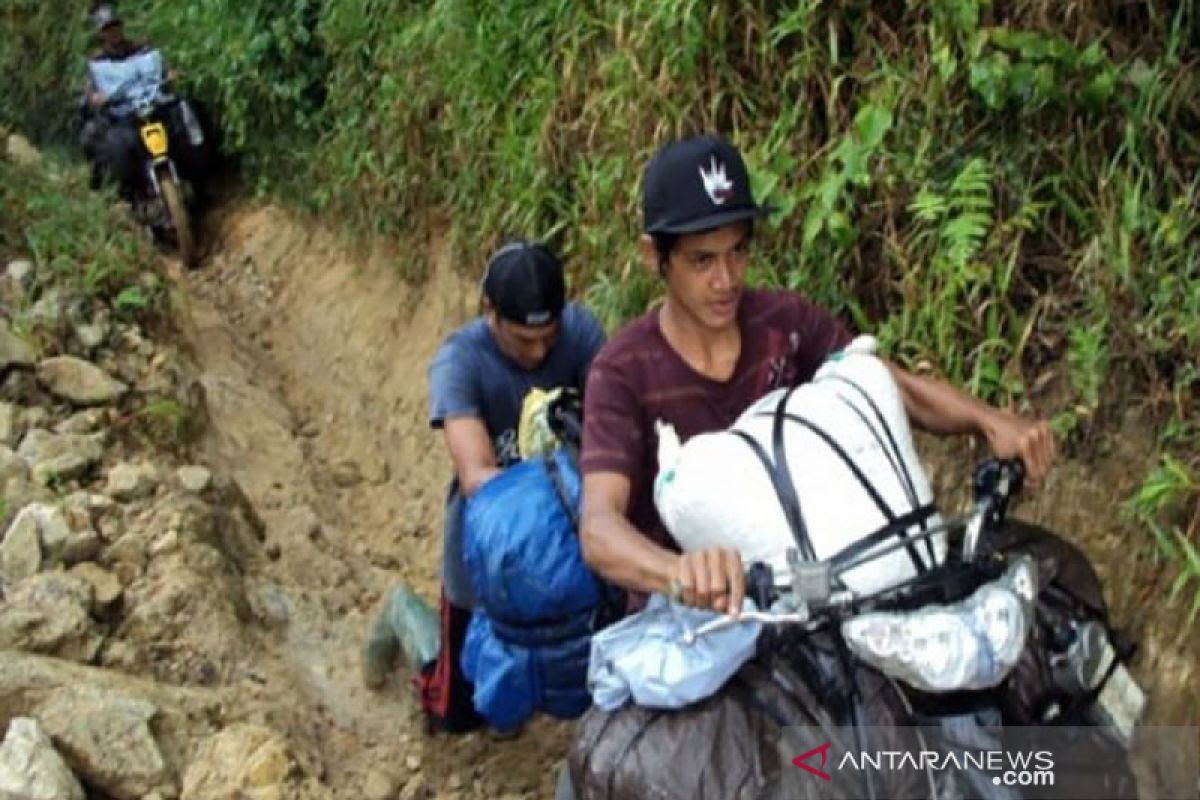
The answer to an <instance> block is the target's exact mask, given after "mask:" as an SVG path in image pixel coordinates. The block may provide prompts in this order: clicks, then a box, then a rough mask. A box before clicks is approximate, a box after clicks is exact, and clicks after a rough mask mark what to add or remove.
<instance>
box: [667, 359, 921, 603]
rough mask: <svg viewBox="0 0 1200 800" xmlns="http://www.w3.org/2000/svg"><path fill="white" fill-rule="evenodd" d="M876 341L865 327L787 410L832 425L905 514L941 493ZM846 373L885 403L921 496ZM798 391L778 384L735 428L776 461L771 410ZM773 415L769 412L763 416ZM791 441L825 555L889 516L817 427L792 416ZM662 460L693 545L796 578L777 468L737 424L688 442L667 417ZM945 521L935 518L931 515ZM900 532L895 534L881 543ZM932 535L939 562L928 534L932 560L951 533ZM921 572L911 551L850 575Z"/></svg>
mask: <svg viewBox="0 0 1200 800" xmlns="http://www.w3.org/2000/svg"><path fill="white" fill-rule="evenodd" d="M875 346H876V343H875V339H874V338H873V337H870V336H860V337H858V338H857V339H855V340H854V341H853V342H852V343H851V344H850V345H849V346H848V347H847V348H846V349H845V350H844V351H842V352H841V353H837V354H834V355H833V356H831V357H830V358H829V359H828V360H827V361H826V362H825V364H823V365H822V366H821V368H820V369H819V370H818V371H817V374H816V376H814V379H813V381H812V382H810V383H807V384H804V385H802V386H800V387H799V388H797V389H796V390H795V391H794V392H793V393H792V395H791V398H790V399H789V400H788V404H787V411H788V413H790V414H794V415H796V416H799V417H803V418H804V419H807V420H809V421H810V422H811V423H813V424H814V425H816V426H817V427H818V428H820V429H822V430H824V431H825V432H827V433H828V434H829V435H830V436H831V437H832V438H833V440H834V441H836V442H837V443H838V444H839V445H840V446H841V447H842V449H843V450H845V451H846V453H847V454H848V455H849V456H850V457H851V459H852V460H853V461H854V463H855V464H856V465H857V466H858V468H859V470H861V471H862V473H863V474H864V475H865V476H866V477H867V479H868V481H869V482H870V484H871V485H872V486H873V487H874V488H875V491H876V492H877V493H878V494H879V495H880V496H881V497H882V498H883V500H884V502H885V503H886V505H887V506H888V507H889V508H890V509H891V511H892V513H893V514H895V515H896V516H901V515H903V514H905V513H907V512H910V511H913V510H914V509H915V508H918V507H921V506H924V505H926V504H928V503H930V502H931V501H932V497H933V494H932V491H931V490H930V487H929V481H928V479H927V477H926V476H925V473H924V470H922V468H921V465H920V462H919V461H918V460H917V455H916V452H915V451H914V449H913V445H912V434H911V431H910V430H909V425H908V417H907V415H906V414H905V411H904V406H903V402H902V400H901V398H900V394H899V390H898V388H897V386H896V383H895V381H894V380H893V379H892V376H891V373H890V372H889V371H888V368H887V366H886V365H885V364H884V363H883V361H881V360H880V359H879V358H877V357H876V356H875V354H874V353H875ZM835 376H840V377H843V378H846V379H848V380H850V381H853V382H854V384H856V385H857V386H859V387H861V389H862V390H863V391H864V392H865V393H866V394H867V395H868V396H869V397H870V399H871V400H872V401H873V402H874V404H875V406H876V407H877V408H878V409H879V412H880V413H881V414H882V417H883V419H884V421H885V422H886V425H887V428H888V429H890V431H891V438H892V439H893V440H894V441H895V445H896V447H897V448H898V450H899V454H898V455H899V460H898V462H899V463H902V464H903V466H904V468H905V469H906V470H907V473H908V476H909V478H910V479H911V481H912V485H913V489H914V491H915V494H916V501H917V502H916V503H913V502H911V501H910V499H909V495H908V493H907V485H906V483H905V481H903V480H902V479H901V478H900V477H899V476H898V475H897V470H896V469H895V468H894V467H893V466H892V463H891V461H889V457H888V455H889V453H890V454H892V459H893V460H896V455H895V453H894V451H893V450H892V444H891V442H890V441H889V439H888V436H887V432H886V431H885V430H884V426H883V425H881V424H880V421H879V419H878V418H877V416H876V413H875V411H874V410H872V408H871V407H870V405H869V404H868V403H867V402H866V400H864V398H863V397H862V396H861V395H860V394H859V393H858V392H857V391H856V390H855V389H854V388H853V387H851V386H848V385H846V384H845V383H843V382H842V381H840V380H836V379H835ZM786 391H787V390H786V389H778V390H776V391H773V392H771V393H770V394H768V395H766V396H765V397H763V398H762V399H761V400H759V401H758V402H757V403H755V404H754V405H752V406H751V407H750V408H748V409H747V410H746V411H745V412H744V413H743V414H742V416H741V417H740V418H739V419H738V420H737V422H735V423H734V425H733V429H736V430H741V431H744V432H746V433H747V434H749V435H750V436H751V437H753V438H754V439H755V440H757V441H758V442H759V444H761V445H762V448H763V449H764V450H765V451H766V453H767V454H768V456H769V457H770V458H771V459H772V460H774V454H773V448H772V425H773V418H772V416H770V412H774V410H775V408H776V407H777V406H778V404H779V403H780V401H781V400H782V399H783V397H784V395H785V394H786ZM846 401H849V403H851V404H853V406H854V408H857V409H858V411H859V412H860V413H861V415H862V417H860V416H859V415H858V414H856V413H855V411H854V409H852V408H851V407H850V406H848V405H847V404H846ZM762 412H768V413H767V415H765V416H758V414H760V413H762ZM864 418H865V420H866V421H864ZM784 439H785V442H786V452H787V460H788V465H789V467H790V470H791V476H792V479H793V485H794V486H795V489H796V495H797V497H798V498H799V500H800V510H801V513H802V514H803V517H804V521H805V523H806V524H807V526H808V534H809V538H810V539H811V540H812V543H813V548H814V550H815V551H816V556H817V558H818V559H820V560H824V559H827V558H829V557H830V556H833V555H834V554H835V553H837V552H838V551H840V550H842V549H843V548H844V547H846V546H847V545H849V544H851V543H852V542H855V541H858V540H859V539H861V538H863V537H865V536H867V535H868V534H871V533H873V532H874V531H876V530H878V529H879V528H881V527H883V526H884V525H885V524H886V522H887V518H886V517H885V516H884V515H883V513H882V511H880V510H879V508H878V507H877V506H876V505H875V503H874V502H872V500H871V498H870V496H869V495H868V493H867V491H866V490H865V489H864V488H863V486H862V485H861V483H860V482H859V481H858V479H857V478H855V476H854V475H853V473H852V472H851V470H850V468H849V467H847V466H846V464H845V462H844V461H843V460H842V459H841V458H840V457H839V456H838V455H837V454H836V453H835V452H834V450H833V449H832V448H830V447H829V446H828V445H827V444H826V443H825V442H824V441H823V440H822V439H821V438H820V437H819V436H818V435H817V434H815V433H813V432H812V431H810V430H809V429H807V428H806V427H804V426H802V425H800V424H798V423H796V422H792V421H785V423H784ZM658 463H659V473H658V477H657V479H656V481H655V485H654V502H655V505H656V506H657V508H658V513H659V515H660V516H661V517H662V520H663V523H664V524H665V525H666V527H667V530H668V531H670V533H671V535H672V536H673V537H674V538H675V540H676V542H678V543H679V546H680V547H681V548H682V549H683V550H684V551H685V552H689V551H696V550H702V549H705V548H709V547H729V548H734V549H737V550H738V551H739V552H740V553H741V556H742V561H743V563H745V564H746V565H747V566H749V564H750V563H751V562H754V561H762V562H764V563H766V564H768V565H770V566H771V568H772V569H773V570H774V574H775V579H776V583H778V584H781V585H782V584H785V583H786V582H787V581H788V580H789V576H790V571H789V569H788V562H787V551H788V549H789V548H793V547H795V546H796V541H795V538H794V537H793V535H792V532H791V529H790V528H789V527H788V524H787V519H786V517H785V515H784V512H783V507H782V505H781V504H780V501H779V498H778V497H777V495H776V493H775V489H774V487H773V485H772V483H771V480H770V477H769V475H768V473H767V471H766V469H765V468H764V466H763V464H762V462H761V461H760V460H759V458H758V456H757V455H755V453H754V451H753V450H752V449H751V447H750V446H749V444H748V443H747V442H745V441H743V440H742V439H740V438H739V437H738V436H736V435H734V434H733V433H730V432H729V431H720V432H715V433H707V434H701V435H699V436H694V437H692V438H691V439H690V440H688V442H687V443H686V444H683V445H682V446H681V445H680V442H679V438H678V436H677V435H676V434H675V431H674V429H673V428H672V427H671V426H669V425H660V427H659V446H658ZM939 522H940V520H939V519H938V517H937V516H936V515H935V516H933V517H931V518H930V520H929V521H928V523H926V524H927V525H930V526H932V525H937V524H939ZM910 530H911V531H913V532H915V531H919V530H920V529H919V528H917V527H914V528H912V529H910ZM894 541H895V539H894V538H893V539H888V540H885V542H883V543H881V545H879V546H883V545H886V544H889V543H892V542H894ZM932 544H933V551H934V554H935V558H934V559H930V558H929V551H928V549H927V548H926V546H925V544H924V543H921V544H919V545H917V546H916V547H917V552H918V554H919V555H920V556H921V557H922V558H923V560H924V562H925V563H926V564H927V565H930V566H931V565H932V563H931V562H932V561H936V562H938V563H940V562H941V560H942V558H943V557H944V553H945V537H944V535H943V534H937V535H936V536H934V537H933V540H932ZM877 547H878V546H877ZM915 571H916V568H915V567H914V566H913V563H912V560H911V558H910V557H909V555H908V553H907V551H906V550H905V549H903V548H901V549H899V550H896V551H895V552H893V553H892V554H890V555H888V556H884V557H882V558H879V559H875V560H874V561H872V562H870V563H867V564H864V565H862V566H860V567H857V568H855V569H853V570H851V571H849V572H847V573H846V574H845V575H843V576H842V579H843V580H844V581H845V583H846V585H847V586H848V587H849V588H850V589H852V590H854V591H855V592H860V593H868V592H872V591H878V590H880V589H884V588H887V587H889V586H892V585H895V584H896V583H898V582H900V581H902V580H904V579H906V578H909V577H911V576H913V575H914V574H915Z"/></svg>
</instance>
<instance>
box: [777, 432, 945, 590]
mask: <svg viewBox="0 0 1200 800" xmlns="http://www.w3.org/2000/svg"><path fill="white" fill-rule="evenodd" d="M768 413H769V412H759V413H758V414H755V416H757V417H765V416H768ZM774 413H775V414H776V415H777V419H776V423H775V424H776V425H780V424H781V420H779V419H778V417H780V416H781V417H782V418H783V419H787V420H789V421H790V422H795V423H797V424H799V425H803V426H804V427H805V428H807V429H808V430H810V431H812V432H813V433H815V434H816V435H817V436H818V437H819V438H820V439H821V440H822V441H823V442H825V444H826V445H828V447H829V449H830V450H832V451H833V452H834V453H836V454H837V456H838V457H839V458H840V459H842V462H843V463H844V464H845V465H846V467H847V468H848V469H849V470H850V472H851V474H852V475H854V477H855V479H857V480H858V482H859V484H860V485H861V486H862V488H863V490H864V491H865V492H866V493H867V495H868V496H869V497H870V498H871V501H872V502H873V503H875V507H876V508H878V509H879V512H880V513H881V514H883V516H884V518H886V519H887V521H888V523H889V524H890V523H892V522H895V521H896V520H897V519H899V517H898V516H897V515H896V514H895V512H893V511H892V509H891V508H890V507H889V506H888V504H887V503H885V502H884V501H883V498H882V497H880V496H879V492H877V491H875V487H874V486H872V485H871V482H870V481H869V480H867V476H866V475H864V474H863V472H862V470H861V469H859V468H858V465H857V464H855V463H854V460H853V459H851V458H850V455H849V454H848V453H847V452H846V451H845V450H844V449H843V448H842V446H841V445H840V444H838V443H837V442H836V441H835V440H834V438H833V437H832V436H830V435H829V434H828V433H827V432H825V431H824V430H822V429H821V428H820V427H819V426H817V425H815V424H813V423H812V422H810V421H809V420H807V419H805V418H804V417H801V416H798V415H796V414H789V413H788V412H786V411H778V409H777V410H776V412H774ZM897 533H898V535H899V536H900V537H901V538H902V539H907V538H908V531H907V529H905V530H901V531H898V532H897ZM905 550H906V551H907V552H908V557H909V559H911V560H912V563H913V568H914V569H916V570H917V572H925V571H926V569H928V568H927V567H926V566H925V562H924V561H922V560H921V557H920V555H918V554H917V549H916V548H915V547H913V546H912V545H911V544H909V545H907V546H906V547H905Z"/></svg>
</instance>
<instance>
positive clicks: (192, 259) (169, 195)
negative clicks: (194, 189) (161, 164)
mask: <svg viewBox="0 0 1200 800" xmlns="http://www.w3.org/2000/svg"><path fill="white" fill-rule="evenodd" d="M158 182H159V188H160V189H161V191H162V199H163V203H164V204H165V205H166V207H167V214H168V215H169V216H170V217H171V225H172V226H173V227H174V228H175V243H176V246H177V247H178V248H179V258H180V260H181V261H183V265H184V266H185V267H187V268H188V269H193V268H194V267H195V266H196V264H197V262H198V261H199V255H200V254H199V251H198V250H197V248H196V238H195V234H194V233H193V231H192V218H191V215H190V214H189V213H188V209H187V205H186V204H185V203H184V202H183V192H182V191H181V190H180V188H179V184H178V183H176V182H175V179H174V178H172V177H171V176H170V175H160V176H159V179H158Z"/></svg>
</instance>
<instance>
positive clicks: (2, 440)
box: [0, 402, 20, 447]
mask: <svg viewBox="0 0 1200 800" xmlns="http://www.w3.org/2000/svg"><path fill="white" fill-rule="evenodd" d="M19 435H20V431H19V430H18V428H17V407H16V406H15V405H13V404H12V403H4V402H0V444H2V445H4V446H5V447H12V446H13V445H15V444H16V443H17V437H18V436H19Z"/></svg>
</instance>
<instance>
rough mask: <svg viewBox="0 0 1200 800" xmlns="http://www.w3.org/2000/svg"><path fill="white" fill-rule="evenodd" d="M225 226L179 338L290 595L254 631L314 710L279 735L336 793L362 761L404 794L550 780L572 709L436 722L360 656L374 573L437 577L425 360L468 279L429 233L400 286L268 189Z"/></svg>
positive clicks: (279, 583)
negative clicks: (420, 274)
mask: <svg viewBox="0 0 1200 800" xmlns="http://www.w3.org/2000/svg"><path fill="white" fill-rule="evenodd" d="M219 229H220V234H219V239H218V241H217V243H216V246H215V247H214V254H213V256H212V257H211V258H210V259H209V262H208V263H207V264H206V265H205V266H204V267H202V268H201V269H200V270H198V271H194V272H191V273H189V274H188V275H187V276H186V277H185V278H184V280H185V281H186V291H187V293H188V295H189V298H188V301H187V306H188V313H187V318H188V324H187V329H188V331H187V338H188V340H189V341H190V342H191V344H192V347H193V349H194V354H195V358H196V360H197V362H198V365H199V368H200V370H201V372H202V374H203V377H202V382H203V386H204V389H205V396H206V407H207V410H208V415H209V421H208V422H209V426H208V427H209V433H208V435H207V437H206V441H205V450H206V455H207V460H208V462H209V463H210V464H212V465H213V467H214V469H217V470H227V471H228V472H229V473H230V474H231V475H232V476H233V477H234V478H235V479H236V481H237V483H238V484H239V485H240V486H241V487H242V489H243V490H244V492H245V493H246V496H247V498H248V499H249V501H250V503H251V504H252V505H253V506H254V508H255V509H256V510H257V511H258V513H259V515H260V516H261V517H262V520H263V522H264V526H265V530H266V543H265V546H266V548H267V551H268V553H269V554H270V556H271V558H272V559H273V560H272V561H271V562H270V563H269V564H268V565H267V566H266V567H265V568H264V569H263V570H262V573H261V574H258V575H255V576H254V578H253V580H254V581H256V582H258V583H259V584H262V585H269V586H270V587H272V589H271V590H272V591H273V592H276V593H277V594H278V596H279V597H280V599H281V602H282V603H285V604H286V605H287V607H288V613H287V619H288V622H287V625H286V626H284V627H283V628H282V629H281V630H280V631H279V632H278V633H277V634H276V636H275V637H274V639H273V640H272V641H271V642H270V644H269V645H268V649H269V650H270V651H271V653H272V658H273V659H276V660H277V662H278V668H279V669H280V670H282V671H284V672H285V673H286V674H287V676H288V680H289V681H290V682H291V683H292V684H294V685H295V687H296V689H297V692H298V694H299V695H300V696H298V697H296V698H295V700H296V701H297V703H299V704H301V705H303V706H304V707H306V708H308V709H311V710H312V712H313V717H312V720H313V724H312V725H311V726H309V728H308V729H307V730H288V734H289V736H291V737H293V738H295V737H300V738H301V741H303V742H305V743H306V744H307V745H309V746H310V747H311V749H312V750H313V751H314V752H319V753H320V758H321V763H322V766H323V768H324V770H325V776H324V778H323V782H324V783H327V784H328V785H329V786H331V787H332V788H333V789H334V790H335V792H337V793H338V795H339V796H345V797H352V796H360V795H356V794H355V791H357V788H356V787H361V786H362V785H364V783H365V781H366V780H367V778H368V777H371V778H372V780H373V781H374V782H375V783H376V784H379V783H381V781H384V780H386V783H387V784H388V785H394V786H398V787H401V788H404V787H406V786H407V787H408V789H409V790H410V791H409V794H412V793H413V791H415V790H416V789H420V787H422V786H424V787H425V788H426V789H427V790H429V791H432V792H434V793H438V796H440V793H441V792H443V791H447V792H457V793H458V795H459V796H480V797H496V796H503V795H505V794H506V793H511V794H516V795H524V796H529V795H537V796H548V795H549V793H550V792H551V786H552V773H553V771H554V768H555V766H556V764H557V763H558V761H559V760H560V759H561V758H562V756H563V755H564V754H565V751H566V745H567V735H568V731H569V728H568V726H565V725H562V724H558V723H554V722H552V721H539V722H537V723H536V724H534V725H532V726H531V728H530V730H528V731H526V732H525V733H524V734H523V735H522V736H521V737H520V738H519V739H517V740H514V741H510V742H495V741H492V740H491V739H490V738H489V737H487V736H486V735H484V734H474V735H470V736H466V737H458V738H437V739H431V738H429V737H427V736H425V734H424V732H423V722H422V718H421V717H420V715H419V714H418V713H417V711H416V709H415V705H414V703H413V701H412V692H411V688H410V687H409V686H408V685H407V679H408V676H407V675H405V674H403V672H397V674H396V675H395V677H394V679H393V680H392V682H391V684H390V685H388V686H387V687H385V688H384V689H383V690H382V691H381V692H379V693H373V692H369V691H367V690H365V689H364V688H363V687H362V684H361V680H360V676H359V662H358V653H359V649H360V646H361V644H362V641H363V638H362V637H363V635H364V633H365V629H366V626H367V619H368V616H369V615H370V614H371V613H372V612H373V611H374V610H375V607H376V603H377V601H378V599H379V597H380V596H381V595H382V593H383V592H384V591H386V589H387V588H388V587H389V586H391V585H392V584H393V583H395V582H396V581H404V582H406V583H408V584H409V585H411V586H413V587H414V588H416V589H417V590H418V591H419V592H420V593H421V594H423V595H424V596H425V597H426V598H427V599H429V600H431V601H432V600H435V599H436V596H437V594H436V593H437V591H438V575H439V564H440V557H441V511H442V504H443V502H444V497H445V491H446V483H447V480H448V477H449V475H450V464H449V460H448V458H447V457H446V456H445V453H444V449H443V448H442V447H441V446H440V442H439V441H438V439H437V438H436V434H435V433H434V432H433V431H431V430H430V429H429V426H428V424H427V422H426V402H427V401H426V379H425V370H426V366H427V364H428V361H429V359H430V358H431V357H432V355H433V352H434V350H435V348H436V347H437V346H438V344H439V343H440V341H441V340H442V338H443V337H444V336H445V335H446V334H447V333H448V332H449V331H451V330H453V329H454V328H455V327H457V326H458V325H460V324H461V323H462V322H463V321H465V320H466V319H467V318H469V316H471V315H472V314H473V313H475V309H476V304H477V297H476V292H477V289H476V288H475V287H474V286H473V285H472V284H471V283H470V282H468V281H466V280H463V279H462V278H460V277H458V276H457V275H455V274H454V273H453V271H452V269H451V268H450V265H449V263H448V260H447V258H446V256H445V254H444V253H441V252H439V251H438V250H437V249H436V248H435V249H434V264H435V267H434V270H433V272H432V275H431V276H430V278H429V280H428V281H427V282H426V283H425V284H424V285H423V286H421V287H417V288H414V287H410V286H407V285H405V283H404V282H403V281H402V280H400V278H399V277H398V276H397V273H396V270H395V269H394V267H393V266H392V265H391V264H388V263H384V261H383V260H382V259H379V258H376V259H366V260H364V261H362V262H351V261H348V260H347V259H346V256H345V255H344V254H343V250H342V248H340V247H339V246H338V244H337V243H336V242H335V241H334V240H333V239H332V237H329V236H324V235H321V234H314V233H312V232H311V231H309V230H307V229H305V228H304V227H302V226H301V225H299V224H298V223H296V222H293V221H291V220H290V219H288V218H287V217H286V216H285V215H284V214H283V213H281V212H279V211H276V210H273V209H270V208H265V209H256V210H249V211H245V212H234V213H232V214H230V215H229V216H228V217H227V218H226V219H225V220H223V221H222V222H221V223H220V228H219ZM381 770H382V773H381ZM384 773H385V774H384ZM414 787H415V788H414ZM414 796H419V795H414Z"/></svg>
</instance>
